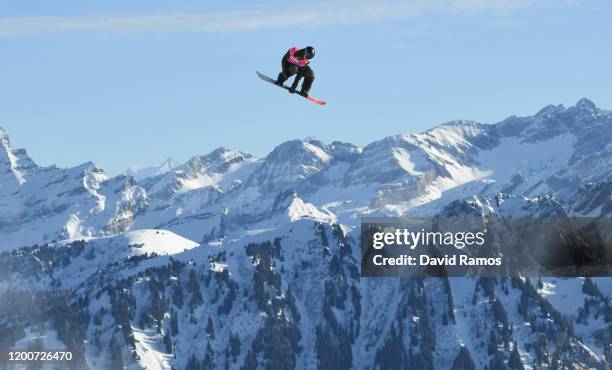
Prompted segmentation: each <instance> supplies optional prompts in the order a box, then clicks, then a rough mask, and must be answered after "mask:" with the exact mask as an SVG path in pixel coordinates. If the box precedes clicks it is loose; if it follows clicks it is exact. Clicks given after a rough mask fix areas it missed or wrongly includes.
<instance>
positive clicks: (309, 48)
mask: <svg viewBox="0 0 612 370" xmlns="http://www.w3.org/2000/svg"><path fill="white" fill-rule="evenodd" d="M304 50H305V51H306V52H305V53H304V54H305V55H306V59H312V58H314V56H315V50H314V48H313V47H312V46H307V47H306V49H304Z"/></svg>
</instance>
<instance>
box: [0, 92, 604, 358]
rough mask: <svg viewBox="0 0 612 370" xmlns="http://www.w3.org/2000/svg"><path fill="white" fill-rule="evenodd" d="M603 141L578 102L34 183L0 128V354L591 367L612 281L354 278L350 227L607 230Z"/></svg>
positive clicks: (43, 171) (83, 169)
mask: <svg viewBox="0 0 612 370" xmlns="http://www.w3.org/2000/svg"><path fill="white" fill-rule="evenodd" d="M611 142H612V112H610V111H606V110H603V109H599V108H597V107H596V106H595V105H594V104H593V103H592V102H590V101H588V100H586V99H582V100H581V101H579V102H578V103H577V104H576V105H575V106H572V107H569V108H565V107H563V106H548V107H545V108H544V109H542V110H541V111H540V112H538V113H537V114H535V115H534V116H530V117H510V118H507V119H505V120H503V121H501V122H499V123H496V124H481V123H477V122H472V121H454V122H449V123H446V124H443V125H440V126H438V127H435V128H433V129H431V130H428V131H426V132H423V133H419V134H402V135H396V136H392V137H386V138H383V139H381V140H378V141H375V142H373V143H370V144H368V145H366V146H364V147H360V146H355V145H352V144H349V143H342V142H333V143H330V144H327V143H323V142H321V141H319V140H316V139H304V140H293V141H289V142H285V143H282V144H280V145H279V146H277V147H276V148H274V150H272V152H270V154H269V155H268V156H266V157H265V158H255V157H253V156H251V155H248V154H245V153H242V152H239V151H231V150H228V149H225V148H219V149H216V150H214V151H213V152H211V153H209V154H206V155H197V156H194V157H192V158H191V159H190V160H189V161H187V162H186V163H184V164H176V163H173V161H170V160H169V161H167V162H166V163H164V164H163V165H161V166H154V167H151V168H149V169H146V170H142V171H136V172H134V171H132V172H130V171H128V172H127V173H126V174H123V175H120V176H116V177H111V178H109V177H108V176H106V175H105V174H104V172H103V171H102V170H101V169H99V168H97V167H96V166H95V165H94V164H92V163H85V164H83V165H81V166H77V167H74V168H69V169H61V168H57V167H39V166H37V165H36V164H35V163H34V161H33V160H32V159H30V158H29V157H28V155H27V153H26V152H25V151H24V150H22V149H17V150H16V149H13V148H12V147H11V145H10V141H9V138H8V135H7V134H6V133H5V132H4V131H3V130H1V129H0V251H5V252H4V253H3V254H0V296H1V297H2V298H3V299H2V300H0V312H3V315H2V317H1V318H0V330H3V332H4V333H7V334H5V335H3V336H1V337H3V338H0V349H2V350H4V349H7V348H27V347H28V346H33V345H40V344H41V343H43V345H44V344H45V343H47V342H45V340H46V339H45V338H52V339H53V340H52V342H53V343H54V346H56V347H61V348H74V349H75V352H76V353H77V354H78V356H79V357H78V359H77V361H78V362H77V363H78V364H79V366H81V367H85V366H87V367H89V368H94V369H97V368H117V367H120V366H122V365H125V366H129V367H130V368H149V369H154V368H171V367H173V368H176V369H183V368H187V369H198V368H232V369H238V368H244V369H255V368H266V369H291V368H304V369H305V368H329V369H348V368H372V369H374V368H380V369H392V368H398V367H397V366H398V363H401V365H402V366H401V367H402V368H408V369H428V368H429V369H447V368H453V369H470V368H473V369H482V368H485V366H486V368H488V369H504V368H509V369H514V368H521V367H520V366H524V368H542V369H554V368H556V369H562V368H572V367H573V368H585V369H586V368H596V369H607V368H609V362H610V361H612V309H611V308H610V297H611V296H612V279H609V278H593V279H583V278H571V279H563V278H546V279H541V280H539V279H535V280H532V279H525V278H521V279H519V278H506V279H467V278H452V279H441V278H440V279H433V278H432V279H393V278H385V279H360V278H359V267H358V265H359V260H360V251H359V246H358V238H359V237H358V235H359V233H358V230H359V222H360V219H361V217H363V216H373V215H376V216H383V215H388V216H396V215H415V216H433V215H438V214H440V215H445V214H452V215H464V214H469V215H474V214H476V215H485V214H487V215H510V216H512V215H533V216H541V215H550V214H555V215H571V216H602V217H603V216H606V217H608V216H610V215H611V214H612V145H610V143H611ZM24 292H27V293H28V294H24ZM34 293H35V294H36V295H34V296H33V295H32V294H34ZM28 297H29V298H28ZM39 301H40V302H44V304H45V305H46V307H48V308H46V309H40V308H37V307H39V306H40V304H39ZM14 302H18V304H15V303H14ZM16 307H19V309H17V308H16Z"/></svg>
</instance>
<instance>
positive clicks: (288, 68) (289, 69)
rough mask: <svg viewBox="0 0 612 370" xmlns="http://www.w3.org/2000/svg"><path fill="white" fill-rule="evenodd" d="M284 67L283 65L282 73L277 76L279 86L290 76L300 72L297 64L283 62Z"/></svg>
mask: <svg viewBox="0 0 612 370" xmlns="http://www.w3.org/2000/svg"><path fill="white" fill-rule="evenodd" d="M282 67H283V70H282V71H281V73H279V74H278V77H277V78H276V84H277V85H278V86H282V85H283V83H284V82H285V81H287V79H288V78H289V77H291V76H293V75H294V74H296V73H298V68H297V66H295V65H293V64H290V63H285V62H283V64H282Z"/></svg>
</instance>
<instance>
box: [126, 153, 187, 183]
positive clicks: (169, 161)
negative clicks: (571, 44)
mask: <svg viewBox="0 0 612 370" xmlns="http://www.w3.org/2000/svg"><path fill="white" fill-rule="evenodd" d="M179 165H180V163H178V162H177V161H176V160H175V159H174V158H172V157H168V158H166V160H165V161H163V162H162V163H161V164H157V165H153V166H148V167H140V166H132V167H130V168H128V169H127V170H126V171H125V173H126V174H127V175H129V176H132V177H133V178H134V180H136V181H140V180H142V179H146V178H147V177H153V176H157V175H163V174H165V173H167V172H170V171H171V170H173V169H175V168H176V167H178V166H179Z"/></svg>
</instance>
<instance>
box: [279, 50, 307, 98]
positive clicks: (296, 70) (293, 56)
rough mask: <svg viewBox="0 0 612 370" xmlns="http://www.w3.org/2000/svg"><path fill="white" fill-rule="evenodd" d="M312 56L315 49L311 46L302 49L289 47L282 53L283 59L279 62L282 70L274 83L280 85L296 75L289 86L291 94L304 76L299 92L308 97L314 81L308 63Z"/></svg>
mask: <svg viewBox="0 0 612 370" xmlns="http://www.w3.org/2000/svg"><path fill="white" fill-rule="evenodd" d="M314 56H315V50H314V48H313V47H312V46H308V47H305V48H304V49H298V48H296V47H292V48H291V49H289V51H287V52H286V53H285V55H283V60H282V62H281V65H282V68H283V70H282V71H281V73H279V74H278V78H277V79H276V84H277V85H278V86H282V85H283V82H285V81H287V79H288V78H289V77H291V76H293V75H296V77H295V79H294V80H293V84H292V85H291V87H290V88H289V92H290V93H292V94H293V93H295V90H296V89H297V87H298V84H299V82H300V79H302V77H304V82H303V83H302V89H301V90H300V92H299V94H300V95H302V96H303V97H308V92H309V91H310V88H311V87H312V82H313V81H314V71H313V70H312V68H310V66H309V65H308V64H309V60H310V59H312V58H314Z"/></svg>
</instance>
